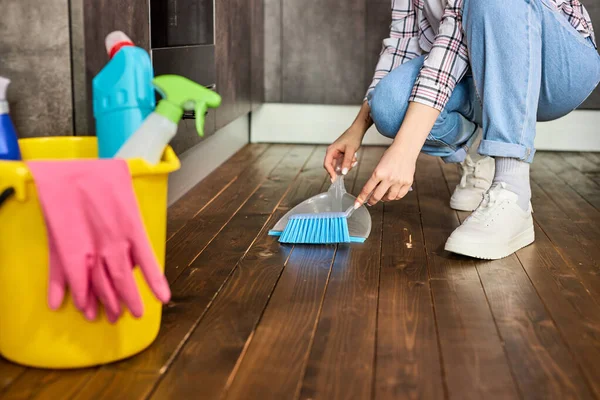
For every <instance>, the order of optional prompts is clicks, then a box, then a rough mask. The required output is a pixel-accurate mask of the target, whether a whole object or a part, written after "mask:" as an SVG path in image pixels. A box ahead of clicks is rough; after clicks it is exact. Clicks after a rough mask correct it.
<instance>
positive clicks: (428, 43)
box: [369, 0, 596, 111]
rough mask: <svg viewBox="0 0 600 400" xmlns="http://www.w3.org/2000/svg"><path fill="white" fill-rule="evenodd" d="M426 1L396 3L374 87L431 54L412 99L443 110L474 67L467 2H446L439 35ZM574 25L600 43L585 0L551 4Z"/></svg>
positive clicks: (458, 0) (454, 0) (393, 5)
mask: <svg viewBox="0 0 600 400" xmlns="http://www.w3.org/2000/svg"><path fill="white" fill-rule="evenodd" d="M426 1H440V0H392V24H391V32H390V37H389V38H387V39H385V40H384V41H383V49H382V51H381V56H380V58H379V62H378V63H377V68H376V70H375V76H374V78H373V83H371V86H370V87H369V92H370V91H372V90H373V89H374V88H375V86H376V85H377V83H379V81H380V80H381V79H382V78H383V77H384V76H386V75H387V74H388V73H389V72H390V71H391V70H393V69H394V68H396V67H398V66H399V65H401V64H403V63H405V62H407V61H409V60H411V59H413V58H415V57H418V56H420V55H421V54H426V58H425V64H424V65H423V68H422V69H421V72H420V74H419V76H418V78H417V81H416V82H415V86H414V88H413V91H412V95H411V97H410V99H409V101H413V102H417V103H421V104H425V105H428V106H431V107H433V108H435V109H438V110H440V111H441V110H443V109H444V107H445V106H446V103H447V102H448V100H449V98H450V95H451V94H452V91H453V90H454V87H455V86H456V84H457V83H458V82H460V80H461V79H462V78H463V77H464V75H465V74H466V73H467V70H468V69H469V56H468V50H467V43H466V38H465V34H464V31H463V28H462V5H463V0H446V6H445V10H444V14H443V17H442V19H441V22H440V25H439V28H438V30H437V31H435V29H434V28H433V27H432V26H431V24H430V23H429V21H428V19H427V15H426V13H427V10H426V8H425V7H424V2H426ZM551 1H552V3H553V4H554V5H555V6H556V8H557V9H558V10H559V11H560V13H562V14H563V15H564V16H565V17H566V18H567V20H568V21H569V22H570V23H571V25H572V26H573V27H574V28H575V29H577V31H579V32H580V33H581V34H582V35H583V36H584V37H590V38H591V39H592V41H593V42H594V45H595V44H596V42H595V38H594V30H593V28H592V22H591V19H590V16H589V14H588V13H587V11H586V10H585V8H584V7H583V5H582V4H581V3H580V2H579V0H551Z"/></svg>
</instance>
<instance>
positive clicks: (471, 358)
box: [416, 156, 519, 399]
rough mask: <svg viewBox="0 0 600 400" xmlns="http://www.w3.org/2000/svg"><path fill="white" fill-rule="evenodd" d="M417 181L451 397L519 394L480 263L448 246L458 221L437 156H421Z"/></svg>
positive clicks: (495, 396)
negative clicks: (479, 270) (478, 268)
mask: <svg viewBox="0 0 600 400" xmlns="http://www.w3.org/2000/svg"><path fill="white" fill-rule="evenodd" d="M416 180H417V194H418V198H419V206H420V210H421V218H422V224H423V233H424V240H425V247H426V249H427V260H428V263H429V271H430V278H431V279H432V280H431V289H432V292H433V299H434V306H435V315H436V322H437V327H438V335H439V340H440V348H441V353H442V363H443V371H444V377H445V385H446V387H447V390H448V396H449V397H450V398H451V399H481V398H485V399H490V398H498V399H510V398H518V397H519V395H518V390H517V386H516V384H515V382H514V380H513V377H512V374H511V369H510V366H509V361H508V359H507V357H506V354H505V352H504V348H503V344H502V340H501V338H500V337H499V334H498V331H497V328H496V325H495V322H494V318H493V316H492V313H491V311H490V308H489V304H488V301H487V298H486V296H485V292H484V290H483V287H482V285H481V282H480V279H479V275H478V273H477V269H476V262H475V261H473V260H469V259H466V258H463V257H459V256H455V255H451V254H449V253H447V252H446V251H444V250H443V246H444V243H445V241H446V238H447V237H448V235H449V234H450V233H451V232H452V230H453V229H454V228H455V227H457V226H458V224H459V221H458V217H457V215H456V213H454V212H452V211H451V210H450V208H449V205H448V204H449V198H450V196H449V193H448V191H447V188H446V181H445V179H444V176H443V174H442V170H441V167H440V165H439V164H438V162H437V160H436V159H434V158H432V157H429V156H422V157H420V158H419V161H418V164H417V173H416Z"/></svg>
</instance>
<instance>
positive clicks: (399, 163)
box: [354, 103, 440, 208]
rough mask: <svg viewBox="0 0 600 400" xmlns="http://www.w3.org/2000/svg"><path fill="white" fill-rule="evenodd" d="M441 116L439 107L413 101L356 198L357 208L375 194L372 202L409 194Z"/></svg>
mask: <svg viewBox="0 0 600 400" xmlns="http://www.w3.org/2000/svg"><path fill="white" fill-rule="evenodd" d="M439 115H440V112H439V111H438V110H436V109H435V108H432V107H429V106H426V105H423V104H419V103H410V104H409V106H408V111H407V112H406V116H405V117H404V122H403V123H402V126H401V127H400V130H399V131H398V134H397V135H396V138H395V139H394V143H393V144H392V145H391V146H390V147H389V148H388V149H387V151H386V152H385V153H384V154H383V157H381V161H379V164H378V165H377V168H375V171H374V172H373V175H372V176H371V178H370V179H369V181H368V182H367V184H366V185H365V186H364V187H363V190H362V192H360V194H359V195H358V197H357V198H356V203H355V204H354V208H358V207H360V206H362V205H363V203H364V202H365V201H366V199H367V198H368V197H369V195H370V194H371V193H373V195H372V196H371V198H369V204H370V205H375V204H377V203H378V202H379V201H381V200H383V201H394V200H400V199H401V198H403V197H404V196H406V193H408V192H409V191H410V187H411V185H412V183H413V180H414V176H415V166H416V164H417V157H419V152H420V151H421V148H422V147H423V144H424V143H425V139H427V135H428V134H429V132H431V129H432V128H433V125H434V124H435V121H436V119H437V118H438V116H439Z"/></svg>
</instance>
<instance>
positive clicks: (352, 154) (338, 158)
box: [323, 127, 363, 182]
mask: <svg viewBox="0 0 600 400" xmlns="http://www.w3.org/2000/svg"><path fill="white" fill-rule="evenodd" d="M362 138H363V134H362V133H361V132H360V130H358V129H356V128H354V127H350V128H349V129H348V130H347V131H346V132H344V133H343V134H342V136H340V137H339V138H338V139H337V140H336V141H335V142H333V144H331V145H330V146H329V147H328V148H327V153H326V154H325V162H324V163H323V166H324V167H325V169H326V170H327V172H328V173H329V175H330V176H331V181H332V182H333V181H334V180H335V178H336V177H337V172H336V169H337V171H340V169H338V168H341V172H342V175H346V174H347V173H348V171H350V170H351V169H352V168H354V167H355V166H356V156H357V153H356V152H357V151H358V149H359V147H360V144H361V143H362Z"/></svg>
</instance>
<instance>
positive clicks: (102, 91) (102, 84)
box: [92, 31, 156, 158]
mask: <svg viewBox="0 0 600 400" xmlns="http://www.w3.org/2000/svg"><path fill="white" fill-rule="evenodd" d="M105 44H106V51H107V52H108V54H109V56H110V58H111V60H110V61H109V63H108V64H106V66H105V67H104V68H103V69H102V71H100V72H99V73H98V75H96V76H95V77H94V79H93V80H92V93H93V105H94V117H95V119H96V136H97V137H98V153H99V156H100V158H111V157H113V156H114V155H115V153H116V152H117V150H119V148H120V147H121V146H122V145H123V143H125V141H126V140H127V139H128V138H129V137H130V136H131V135H132V134H133V132H135V131H136V130H137V129H138V128H139V127H140V125H141V124H142V122H143V121H144V120H145V119H146V117H147V116H148V115H149V114H150V113H151V112H152V111H153V110H154V107H155V105H156V100H155V97H154V88H153V87H152V78H153V77H154V71H153V69H152V61H151V60H150V56H149V55H148V52H147V51H146V50H144V49H142V48H139V47H135V46H134V44H133V42H132V41H131V39H129V38H128V37H127V35H125V34H124V33H123V32H120V31H116V32H112V33H110V34H109V35H108V36H107V37H106V41H105Z"/></svg>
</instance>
